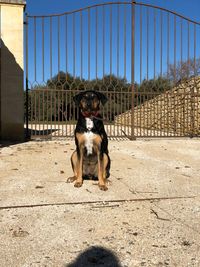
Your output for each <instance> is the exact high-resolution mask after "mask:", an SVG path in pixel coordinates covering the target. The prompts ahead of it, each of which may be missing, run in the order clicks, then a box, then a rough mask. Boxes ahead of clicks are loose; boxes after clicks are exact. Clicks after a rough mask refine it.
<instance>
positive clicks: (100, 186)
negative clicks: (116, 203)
mask: <svg viewBox="0 0 200 267" xmlns="http://www.w3.org/2000/svg"><path fill="white" fill-rule="evenodd" d="M99 189H100V190H102V191H107V190H108V187H107V186H106V185H99Z"/></svg>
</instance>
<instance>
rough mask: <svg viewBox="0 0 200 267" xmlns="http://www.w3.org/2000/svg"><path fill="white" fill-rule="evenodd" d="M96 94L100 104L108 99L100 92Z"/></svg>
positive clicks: (103, 103)
mask: <svg viewBox="0 0 200 267" xmlns="http://www.w3.org/2000/svg"><path fill="white" fill-rule="evenodd" d="M96 94H97V96H98V98H99V100H100V101H101V104H102V105H103V106H104V105H105V104H106V102H107V101H108V98H107V97H106V96H105V95H104V94H102V93H100V92H96Z"/></svg>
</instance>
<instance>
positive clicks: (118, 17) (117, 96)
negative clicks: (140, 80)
mask: <svg viewBox="0 0 200 267" xmlns="http://www.w3.org/2000/svg"><path fill="white" fill-rule="evenodd" d="M119 11H120V10H119V4H118V5H117V79H119V20H120V15H119V14H120V13H119ZM116 91H117V92H116V103H117V111H116V114H117V116H119V113H120V111H119V109H120V108H119V104H120V106H121V105H122V102H121V103H120V102H119V99H120V88H119V87H117V90H116ZM116 127H117V129H116V130H117V136H119V124H117V125H116Z"/></svg>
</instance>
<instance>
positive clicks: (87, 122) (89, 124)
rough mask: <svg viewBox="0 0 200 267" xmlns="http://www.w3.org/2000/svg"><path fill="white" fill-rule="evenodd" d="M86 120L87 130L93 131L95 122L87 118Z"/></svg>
mask: <svg viewBox="0 0 200 267" xmlns="http://www.w3.org/2000/svg"><path fill="white" fill-rule="evenodd" d="M85 120H86V128H87V129H88V130H89V131H91V130H92V128H93V127H94V122H93V120H91V119H90V118H85Z"/></svg>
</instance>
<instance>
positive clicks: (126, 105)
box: [121, 5, 129, 135]
mask: <svg viewBox="0 0 200 267" xmlns="http://www.w3.org/2000/svg"><path fill="white" fill-rule="evenodd" d="M124 80H126V5H124ZM126 91H127V92H126V101H127V102H129V88H127V89H126ZM126 101H125V103H124V110H123V111H121V114H122V113H123V112H125V111H126V110H129V103H126ZM121 125H124V132H125V133H126V134H127V135H129V130H128V129H129V120H128V113H127V112H126V113H125V114H124V118H122V115H121Z"/></svg>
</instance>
